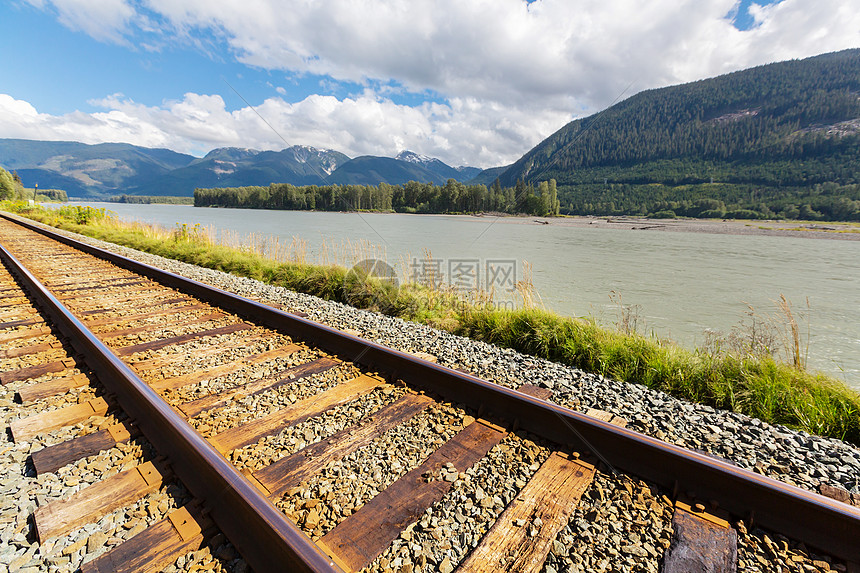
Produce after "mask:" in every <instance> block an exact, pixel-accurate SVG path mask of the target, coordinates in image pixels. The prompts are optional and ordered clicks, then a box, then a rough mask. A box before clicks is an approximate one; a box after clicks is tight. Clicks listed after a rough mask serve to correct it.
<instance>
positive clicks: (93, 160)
mask: <svg viewBox="0 0 860 573" xmlns="http://www.w3.org/2000/svg"><path fill="white" fill-rule="evenodd" d="M193 159H194V157H193V156H191V155H185V154H183V153H176V152H175V151H170V150H169V149H149V148H146V147H139V146H136V145H129V144H126V143H102V144H98V145H87V144H85V143H78V142H74V141H31V140H26V139H0V165H2V166H3V167H5V168H6V169H7V170H9V171H12V170H17V171H18V174H19V175H20V176H21V177H22V179H23V181H24V184H25V185H26V186H28V187H32V186H33V184H36V183H38V185H39V187H41V188H42V189H49V188H59V189H64V190H65V191H66V192H68V194H69V195H74V196H87V195H93V194H98V193H102V192H106V191H108V190H112V189H120V188H132V187H135V186H137V185H140V184H143V183H145V182H147V181H151V180H153V179H155V178H158V177H160V176H161V175H164V174H166V173H168V172H170V171H172V170H174V169H177V168H179V167H182V166H185V165H188V163H189V162H191V161H192V160H193Z"/></svg>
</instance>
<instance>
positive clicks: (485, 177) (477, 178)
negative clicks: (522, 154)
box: [467, 165, 511, 187]
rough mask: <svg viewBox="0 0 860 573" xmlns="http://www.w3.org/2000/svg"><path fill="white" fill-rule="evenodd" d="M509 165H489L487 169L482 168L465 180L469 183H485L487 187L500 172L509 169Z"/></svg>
mask: <svg viewBox="0 0 860 573" xmlns="http://www.w3.org/2000/svg"><path fill="white" fill-rule="evenodd" d="M510 168H511V166H510V165H504V166H502V167H490V168H489V169H484V170H483V171H479V172H478V173H476V174H475V175H474V176H473V177H472V178H471V179H470V180H468V181H467V183H469V184H470V185H486V186H487V187H489V186H490V185H492V184H493V182H494V181H495V180H496V179H498V178H499V177H500V176H501V175H502V173H504V172H505V171H507V170H508V169H510Z"/></svg>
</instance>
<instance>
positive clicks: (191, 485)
mask: <svg viewBox="0 0 860 573" xmlns="http://www.w3.org/2000/svg"><path fill="white" fill-rule="evenodd" d="M0 258H2V260H3V262H4V263H5V264H6V265H7V268H9V270H10V271H12V273H13V274H14V275H15V276H17V277H18V279H19V280H20V281H21V283H22V285H23V286H24V287H25V289H26V290H27V291H28V292H29V293H30V294H31V295H32V296H33V298H34V299H35V301H36V302H37V304H38V305H39V306H40V307H42V308H43V310H44V311H45V312H46V313H47V314H48V315H49V316H50V317H51V319H52V320H53V322H54V324H55V325H56V326H57V328H58V329H59V330H60V331H61V332H62V333H63V334H64V335H65V336H67V337H68V338H69V340H70V342H71V344H72V346H73V347H74V348H75V350H76V351H78V352H79V353H80V354H81V355H82V356H83V357H84V358H85V360H86V363H87V366H88V367H89V368H90V369H91V370H92V371H93V372H95V373H96V375H97V376H98V378H99V380H101V381H102V383H103V384H104V385H105V386H106V388H107V391H108V393H109V394H111V395H113V396H115V398H116V400H117V402H118V403H119V404H120V406H121V407H122V408H123V410H124V411H125V412H126V414H128V415H129V417H130V418H131V419H132V420H133V421H134V423H135V424H136V425H137V426H138V427H139V428H140V429H141V431H142V432H143V434H144V435H145V436H146V439H147V440H149V441H150V443H152V444H153V445H154V447H155V448H156V450H157V452H158V453H159V454H160V455H163V456H165V457H166V458H167V460H168V463H169V464H170V466H171V468H172V469H173V471H174V472H175V473H176V475H177V476H178V477H179V479H180V480H181V481H182V483H184V484H185V486H186V487H187V488H188V489H189V491H190V492H191V494H192V495H194V496H195V497H196V498H197V499H199V500H202V502H203V511H204V513H207V514H208V515H209V516H210V517H211V518H212V519H213V520H214V521H215V523H216V524H217V525H218V527H219V528H221V531H223V532H224V534H225V535H226V536H227V538H228V539H229V540H230V541H231V542H232V543H233V544H234V545H235V546H236V547H237V548H238V550H239V552H240V553H241V554H242V556H243V557H244V558H245V560H246V561H247V562H248V564H249V565H250V566H251V567H252V568H253V569H254V571H260V572H272V573H276V572H281V571H302V572H307V573H323V572H327V573H331V572H338V571H341V569H340V568H339V567H338V566H337V565H335V564H334V563H333V562H332V561H331V559H330V558H329V557H328V556H327V555H325V554H324V553H323V552H322V551H321V550H320V549H319V548H318V547H317V545H316V544H315V543H314V542H313V541H311V540H310V539H309V538H308V537H307V536H306V535H305V534H304V533H303V532H302V531H301V530H299V529H298V528H297V527H296V526H295V525H294V524H293V523H292V522H291V521H290V520H289V519H287V518H286V516H285V515H284V513H283V512H282V511H280V510H279V509H278V508H277V507H275V506H274V504H272V502H271V501H269V499H268V498H266V497H265V496H263V495H262V493H261V492H260V491H259V490H258V489H257V488H256V487H254V486H253V485H252V484H251V483H250V482H249V481H248V480H247V479H246V478H245V477H244V476H243V475H242V474H241V473H239V472H238V471H237V469H236V468H235V467H234V466H233V465H232V464H231V463H230V462H228V461H227V460H226V459H225V458H224V456H222V455H221V454H220V453H219V452H218V451H217V450H215V449H214V448H213V447H212V446H211V445H210V444H209V442H207V441H206V440H205V439H204V438H203V437H202V436H201V435H200V434H198V433H197V432H196V431H195V430H194V429H193V428H192V427H191V426H190V425H189V424H188V423H187V422H186V421H185V420H184V419H183V418H181V417H180V416H179V415H178V414H177V413H176V412H175V411H174V410H173V408H171V407H170V406H169V405H168V404H167V403H166V402H165V401H164V400H163V399H162V398H161V397H160V396H159V395H158V394H157V393H156V392H155V391H154V390H153V389H152V388H150V387H149V385H147V384H146V383H145V382H144V381H143V380H141V379H140V378H139V377H138V376H137V375H136V374H135V373H134V371H133V370H132V369H131V368H130V367H129V366H128V365H126V364H125V363H124V362H122V360H120V359H119V357H117V356H116V355H115V354H114V353H113V352H111V350H110V349H109V348H108V347H107V346H105V345H104V343H102V342H101V341H100V340H99V339H98V338H97V337H96V336H95V335H94V334H93V333H92V332H91V331H90V330H89V329H88V328H87V327H86V326H84V324H83V323H81V322H80V321H79V320H78V319H77V318H75V317H74V316H73V315H72V314H71V312H69V310H68V309H67V308H66V307H65V306H64V305H63V304H62V303H61V302H60V301H59V300H58V299H57V298H56V297H55V296H54V295H53V294H51V292H50V291H49V290H48V289H47V288H46V287H45V286H44V285H43V284H42V283H41V282H40V281H39V280H38V279H37V278H36V277H35V276H34V275H33V274H32V273H31V272H30V271H29V270H27V269H26V268H25V267H24V266H23V265H22V264H21V263H20V261H18V260H17V259H16V258H15V256H14V255H12V253H10V252H9V251H8V250H7V249H6V247H5V246H3V245H2V244H0Z"/></svg>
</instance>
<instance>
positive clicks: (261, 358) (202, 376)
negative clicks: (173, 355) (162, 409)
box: [150, 344, 301, 391]
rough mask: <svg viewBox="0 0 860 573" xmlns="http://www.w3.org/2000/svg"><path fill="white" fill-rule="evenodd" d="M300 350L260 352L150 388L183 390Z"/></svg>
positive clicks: (296, 347) (284, 348) (291, 347)
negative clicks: (184, 387) (182, 388)
mask: <svg viewBox="0 0 860 573" xmlns="http://www.w3.org/2000/svg"><path fill="white" fill-rule="evenodd" d="M300 348H301V346H299V345H298V344H288V345H287V346H281V347H280V348H275V349H274V350H268V351H266V352H259V353H257V354H252V355H250V356H245V357H243V358H238V359H236V360H234V361H233V362H229V363H227V364H222V365H221V366H216V367H214V368H210V369H208V370H198V371H196V372H189V373H188V374H184V375H182V376H174V377H171V378H162V379H161V380H156V381H154V382H152V383H150V386H152V387H153V388H155V389H156V390H159V391H164V390H172V389H176V388H181V387H183V386H188V385H189V384H196V383H198V382H202V381H203V380H212V379H214V378H218V377H219V376H226V375H228V374H232V373H234V372H238V371H240V370H242V369H244V368H248V367H249V366H254V365H256V364H262V363H264V362H268V361H269V360H275V359H276V358H279V357H282V356H287V355H289V354H293V353H294V352H298V350H299V349H300Z"/></svg>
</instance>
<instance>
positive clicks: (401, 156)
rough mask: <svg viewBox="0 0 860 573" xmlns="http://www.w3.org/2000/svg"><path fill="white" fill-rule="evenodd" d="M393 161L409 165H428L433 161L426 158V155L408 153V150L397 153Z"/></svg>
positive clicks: (430, 158)
mask: <svg viewBox="0 0 860 573" xmlns="http://www.w3.org/2000/svg"><path fill="white" fill-rule="evenodd" d="M394 159H397V160H398V161H407V162H409V163H430V162H431V161H434V159H433V158H432V157H427V156H426V155H421V154H419V153H415V152H414V151H409V150H408V149H405V150H403V151H401V152H400V153H398V154H397V156H396V157H395V158H394Z"/></svg>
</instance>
